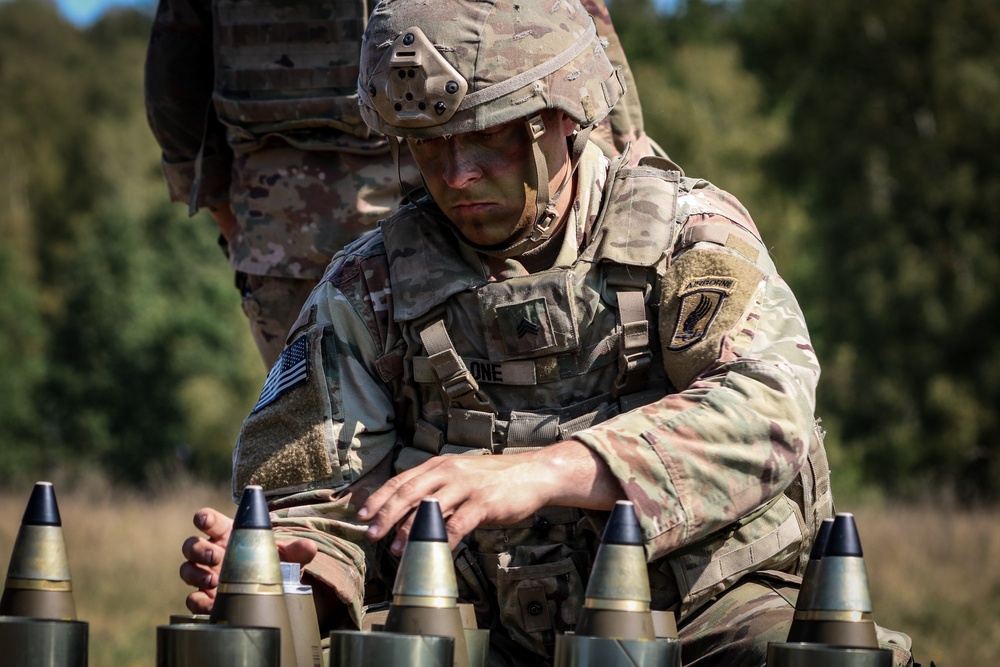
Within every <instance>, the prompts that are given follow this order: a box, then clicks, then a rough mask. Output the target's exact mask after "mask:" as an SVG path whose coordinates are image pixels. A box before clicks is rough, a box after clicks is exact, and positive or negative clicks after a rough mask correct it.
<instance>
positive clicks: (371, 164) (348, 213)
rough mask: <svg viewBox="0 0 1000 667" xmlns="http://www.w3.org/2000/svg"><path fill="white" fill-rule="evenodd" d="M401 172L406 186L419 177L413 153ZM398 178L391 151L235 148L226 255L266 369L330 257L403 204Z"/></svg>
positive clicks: (405, 155)
mask: <svg viewBox="0 0 1000 667" xmlns="http://www.w3.org/2000/svg"><path fill="white" fill-rule="evenodd" d="M400 170H401V174H402V176H403V178H404V180H405V181H406V182H407V183H419V182H420V181H419V176H418V175H417V172H416V167H415V166H414V164H413V162H412V160H411V159H410V157H409V154H408V153H405V152H404V153H403V154H402V155H401V157H400ZM398 177H399V174H398V173H397V170H396V167H395V166H394V165H393V162H392V158H391V157H390V155H389V154H388V152H385V153H374V154H357V153H351V152H343V151H330V150H302V149H299V148H295V147H293V146H288V145H285V144H278V145H275V146H270V145H269V146H266V147H264V148H260V149H257V150H253V151H249V152H245V153H237V155H236V159H235V160H234V162H233V178H232V184H231V187H230V204H231V205H232V209H233V214H234V215H235V216H236V220H237V224H236V227H235V228H234V229H233V234H232V236H231V237H230V239H229V243H228V255H229V261H230V264H231V265H232V267H233V269H235V270H236V271H237V287H239V290H240V294H241V295H242V296H243V310H244V312H245V313H246V315H247V317H248V318H249V320H250V331H251V333H252V335H253V339H254V342H255V343H256V344H257V348H258V349H259V350H260V354H261V356H262V357H263V359H264V363H265V365H267V367H268V368H270V367H271V366H272V365H273V364H274V361H275V360H276V359H277V358H278V355H279V354H280V353H281V350H282V349H283V347H284V343H285V336H286V335H287V334H288V329H289V327H291V325H292V324H294V322H295V319H296V318H297V317H298V314H299V308H300V307H301V306H302V303H303V302H304V301H305V299H306V297H308V296H309V292H310V291H311V290H312V288H313V287H314V286H315V285H316V282H317V281H318V280H319V279H320V278H321V277H322V276H323V272H324V271H325V269H326V266H327V264H328V263H329V262H330V258H331V257H333V255H334V254H335V253H336V252H337V251H338V250H340V249H341V248H342V247H344V246H345V245H346V244H348V243H350V242H351V241H354V240H355V239H357V238H358V237H359V236H361V235H362V234H363V233H365V232H367V231H369V230H371V229H374V228H375V226H376V224H377V223H378V220H380V219H381V218H384V217H385V216H386V215H388V214H389V213H390V212H391V211H392V210H393V209H394V208H395V207H396V206H397V205H398V203H399V201H400V199H401V193H400V188H399V180H398Z"/></svg>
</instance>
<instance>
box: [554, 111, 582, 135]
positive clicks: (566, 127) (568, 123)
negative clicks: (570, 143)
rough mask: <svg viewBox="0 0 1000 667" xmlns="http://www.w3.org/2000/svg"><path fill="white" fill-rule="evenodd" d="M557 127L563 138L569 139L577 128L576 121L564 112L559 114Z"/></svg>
mask: <svg viewBox="0 0 1000 667" xmlns="http://www.w3.org/2000/svg"><path fill="white" fill-rule="evenodd" d="M557 126H558V128H559V131H560V132H561V133H562V136H564V137H571V136H573V133H574V132H576V130H577V128H578V126H577V124H576V121H575V120H573V119H572V118H570V117H569V114H567V113H566V112H565V111H560V112H559V117H558V122H557Z"/></svg>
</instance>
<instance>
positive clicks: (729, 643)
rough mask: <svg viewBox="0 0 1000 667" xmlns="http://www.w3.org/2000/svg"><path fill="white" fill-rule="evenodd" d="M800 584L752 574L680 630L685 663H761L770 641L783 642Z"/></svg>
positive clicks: (709, 666)
mask: <svg viewBox="0 0 1000 667" xmlns="http://www.w3.org/2000/svg"><path fill="white" fill-rule="evenodd" d="M797 594H798V586H796V585H794V584H792V583H790V582H784V581H780V580H772V579H770V578H767V577H747V578H745V579H744V580H743V581H742V582H740V583H739V584H737V585H736V586H734V587H733V588H731V589H729V590H728V591H726V592H725V593H724V594H723V595H720V596H719V597H718V598H716V599H715V600H713V601H712V602H709V603H708V605H706V606H705V607H704V608H702V609H701V610H700V611H699V612H698V613H697V614H696V615H695V616H694V617H693V618H688V619H685V621H684V622H683V623H682V624H681V626H680V629H679V636H680V640H681V655H682V661H683V663H684V665H685V667H688V666H689V665H691V666H695V665H696V666H697V667H715V666H718V667H762V666H763V665H764V664H765V663H766V662H767V644H768V642H783V641H785V640H786V639H787V638H788V629H789V627H790V626H791V623H792V615H793V614H794V613H795V600H796V596H797Z"/></svg>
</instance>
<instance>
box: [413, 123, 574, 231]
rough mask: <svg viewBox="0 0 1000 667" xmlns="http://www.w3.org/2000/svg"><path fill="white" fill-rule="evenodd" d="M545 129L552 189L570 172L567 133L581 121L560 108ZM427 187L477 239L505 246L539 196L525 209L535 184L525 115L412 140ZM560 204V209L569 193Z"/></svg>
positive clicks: (528, 221)
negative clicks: (479, 128) (478, 128)
mask: <svg viewBox="0 0 1000 667" xmlns="http://www.w3.org/2000/svg"><path fill="white" fill-rule="evenodd" d="M542 118H543V119H544V120H545V127H546V132H545V134H544V135H542V137H541V138H540V139H539V145H540V146H541V148H542V151H543V153H544V154H545V157H546V164H547V167H548V171H549V192H550V193H553V192H556V191H557V190H558V189H559V187H560V186H561V185H562V184H563V182H564V181H565V179H566V178H568V177H569V173H570V160H569V149H568V146H567V143H566V137H568V136H569V135H570V134H572V133H573V131H574V130H575V128H576V126H575V124H574V123H573V121H572V119H570V118H569V117H567V116H566V115H565V114H563V113H561V112H555V111H546V112H543V114H542ZM407 143H408V144H409V148H410V152H411V153H412V155H413V157H414V159H415V160H416V162H417V166H418V167H419V168H420V173H421V174H422V175H423V177H424V182H425V183H426V184H427V189H428V190H429V191H430V194H431V196H432V197H433V198H434V201H435V202H437V204H438V206H439V207H440V208H441V211H442V212H443V213H444V214H445V215H446V216H448V219H449V220H451V221H452V223H454V225H455V226H456V227H457V228H458V229H459V231H460V232H461V233H462V234H463V235H464V236H465V238H467V239H468V240H469V241H471V242H472V243H474V244H477V245H482V246H496V245H502V244H504V243H506V242H508V241H511V240H515V239H517V238H519V237H520V236H521V234H522V232H523V231H524V230H525V229H527V228H528V227H530V226H531V225H532V224H533V223H534V220H535V207H534V197H532V198H531V202H532V206H531V207H530V209H526V207H525V202H526V201H528V197H527V194H526V190H527V188H529V187H534V183H535V166H534V161H533V159H532V153H531V140H530V139H529V137H528V131H527V129H526V128H525V126H524V121H523V120H516V121H512V122H510V123H505V124H504V125H498V126H496V127H492V128H489V129H487V130H484V131H481V132H466V133H463V134H455V135H451V136H450V137H447V138H445V137H439V138H436V139H408V140H407ZM562 199H563V200H566V201H560V202H559V203H560V204H561V206H560V207H559V208H560V209H561V210H560V211H559V212H560V214H562V213H564V212H565V209H566V208H567V207H568V200H569V199H570V197H563V198H562Z"/></svg>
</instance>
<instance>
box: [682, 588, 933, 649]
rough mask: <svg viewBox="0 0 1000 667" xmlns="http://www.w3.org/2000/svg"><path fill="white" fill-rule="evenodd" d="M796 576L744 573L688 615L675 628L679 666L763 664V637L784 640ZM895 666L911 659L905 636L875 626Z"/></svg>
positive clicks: (792, 604)
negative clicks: (742, 576)
mask: <svg viewBox="0 0 1000 667" xmlns="http://www.w3.org/2000/svg"><path fill="white" fill-rule="evenodd" d="M799 582H800V579H799V578H798V577H792V576H789V575H784V574H781V573H777V572H775V573H769V572H768V573H758V574H756V575H750V576H747V577H745V578H744V579H743V580H741V581H740V583H738V584H736V585H735V586H733V587H732V588H730V589H729V590H728V591H726V592H725V593H723V594H722V595H720V596H719V597H718V598H716V599H714V600H713V601H711V602H709V603H708V604H707V605H705V606H704V607H702V608H701V609H700V610H698V611H697V612H696V613H695V614H694V615H692V616H689V617H688V618H686V619H684V621H683V622H682V623H681V624H680V627H679V630H678V634H679V636H680V640H681V655H682V660H683V663H684V667H763V665H764V664H766V662H767V644H768V642H784V641H785V640H786V639H787V637H788V629H789V627H790V626H791V623H792V615H793V614H794V612H795V601H796V599H797V598H798V593H799ZM878 638H879V643H880V644H881V645H882V648H888V649H891V650H892V652H893V664H894V665H895V667H906V666H907V665H910V664H912V660H913V658H912V656H911V655H910V650H909V649H910V638H909V637H907V636H906V635H904V634H902V633H898V632H892V631H888V630H885V629H883V628H881V627H880V628H878Z"/></svg>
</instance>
